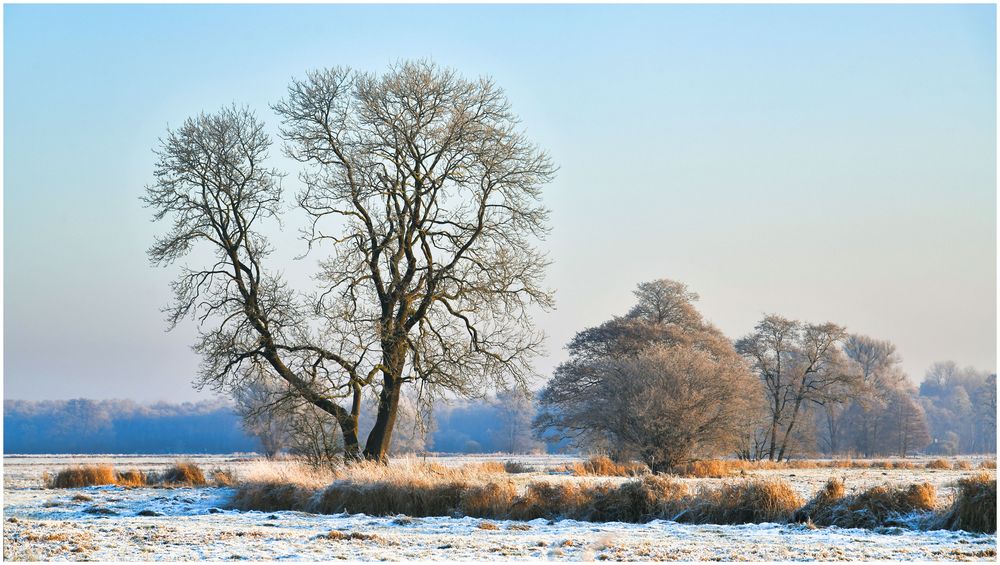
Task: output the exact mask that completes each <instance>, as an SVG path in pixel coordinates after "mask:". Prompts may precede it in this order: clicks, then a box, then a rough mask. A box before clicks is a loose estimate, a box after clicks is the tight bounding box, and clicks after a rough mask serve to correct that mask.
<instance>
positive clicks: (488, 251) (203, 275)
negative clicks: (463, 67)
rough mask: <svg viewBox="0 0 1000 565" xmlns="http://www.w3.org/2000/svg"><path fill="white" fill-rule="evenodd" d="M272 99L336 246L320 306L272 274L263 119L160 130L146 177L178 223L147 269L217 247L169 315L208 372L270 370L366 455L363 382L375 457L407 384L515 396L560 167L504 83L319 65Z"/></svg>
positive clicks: (321, 228)
mask: <svg viewBox="0 0 1000 565" xmlns="http://www.w3.org/2000/svg"><path fill="white" fill-rule="evenodd" d="M274 110H275V111H276V112H277V113H278V114H279V115H280V116H281V120H282V129H281V132H282V135H283V137H284V139H285V140H286V141H287V146H286V150H287V153H288V154H289V155H290V156H291V157H293V158H294V159H297V160H299V161H301V162H302V163H304V164H305V166H306V169H305V170H304V171H303V172H302V174H301V180H302V182H303V184H304V187H305V188H304V189H303V190H302V192H301V193H300V194H299V195H298V203H299V204H300V206H301V207H302V208H303V209H304V210H305V211H306V212H307V213H308V215H309V218H310V223H309V226H308V228H306V229H305V230H304V234H305V238H306V239H307V241H308V243H309V247H310V249H312V248H314V247H316V248H321V249H322V250H323V251H324V252H327V253H328V255H325V256H324V257H323V260H322V261H321V263H320V264H321V273H320V276H319V278H320V280H321V281H322V284H323V288H322V291H321V292H320V293H319V294H317V295H316V296H314V297H312V299H310V300H306V299H304V298H302V297H301V296H300V295H299V294H296V293H295V292H293V291H292V290H290V289H289V288H288V287H287V285H286V284H285V283H284V282H283V281H282V280H281V278H280V277H279V276H278V275H277V274H276V272H275V271H269V270H268V269H267V268H265V263H266V260H267V257H268V254H269V252H270V247H269V245H268V243H267V240H266V238H265V237H264V236H263V235H262V232H261V229H260V225H259V224H260V223H261V222H265V221H268V220H272V219H274V218H275V217H276V216H277V215H278V212H279V206H280V202H281V188H280V183H279V180H280V176H281V175H280V174H279V173H278V172H277V171H275V170H272V169H269V168H267V167H266V166H265V165H264V161H265V158H266V156H267V151H268V148H269V146H270V140H269V139H268V137H267V135H266V134H265V133H264V128H263V125H262V124H261V122H260V121H259V120H257V119H256V118H255V117H254V116H253V115H252V113H250V112H249V111H247V110H244V109H239V108H227V109H224V110H222V111H221V112H219V113H217V114H212V115H201V116H198V117H197V118H193V119H190V120H188V121H187V122H185V123H184V124H183V126H182V127H181V128H179V129H178V130H176V131H170V132H168V135H167V137H166V138H165V139H164V140H162V142H161V146H160V148H159V150H158V153H157V154H158V156H159V160H158V163H157V166H156V171H155V175H156V180H155V182H154V183H153V184H152V185H150V186H149V187H147V192H146V196H145V202H146V204H147V205H148V206H149V207H151V208H152V209H153V211H154V219H157V220H161V219H170V220H172V221H173V228H172V229H171V230H170V231H169V232H168V233H167V235H165V236H164V237H162V238H159V239H158V240H157V242H156V244H155V245H154V246H153V247H152V248H151V249H150V251H149V253H150V257H151V258H152V260H153V262H154V263H155V264H168V263H172V262H174V261H175V260H177V259H178V258H180V257H182V256H184V255H186V254H187V253H188V252H189V251H190V250H191V249H192V248H193V247H194V246H195V245H196V244H206V245H207V247H206V249H210V250H211V251H212V253H213V256H214V261H209V262H208V264H207V265H206V266H204V267H199V268H195V269H188V268H185V270H184V271H183V273H182V275H181V276H180V278H179V279H178V280H177V281H176V282H175V283H174V291H175V301H174V303H173V305H172V306H171V308H170V310H169V319H170V322H171V323H172V324H176V323H178V322H179V321H180V320H181V319H183V318H185V317H186V316H188V315H193V316H195V318H196V319H197V321H198V325H199V328H200V332H201V333H200V337H199V341H198V344H197V345H196V350H197V351H198V352H199V353H200V354H201V356H202V359H203V363H202V368H201V373H200V377H199V380H198V383H199V384H200V385H201V386H212V387H215V388H216V389H220V390H229V391H231V392H235V391H238V390H240V389H241V388H244V387H247V386H250V385H252V384H255V383H257V384H260V381H261V380H265V381H268V382H267V385H268V388H269V390H274V391H277V393H278V394H277V395H276V396H275V398H274V400H273V402H274V403H275V405H277V403H282V402H288V401H289V400H292V401H295V402H297V403H298V402H306V403H308V404H310V405H312V406H314V407H315V408H316V409H318V410H320V411H322V412H324V413H326V414H329V415H331V416H332V417H333V418H334V419H335V420H336V423H337V424H338V425H339V426H340V428H341V431H342V435H343V449H344V451H345V455H346V456H347V457H348V458H354V457H358V456H360V452H361V447H360V441H359V433H358V432H359V430H358V422H359V418H360V415H361V411H362V410H363V409H364V406H365V403H364V402H363V398H364V396H365V391H366V390H370V391H371V392H372V393H373V394H374V395H375V396H376V397H377V398H378V400H377V414H376V416H375V419H374V420H375V422H374V425H373V427H372V429H371V432H370V433H369V435H368V439H367V442H366V444H365V446H364V455H365V456H366V457H368V458H371V459H376V460H385V459H386V457H387V454H388V450H389V446H390V442H391V438H392V432H393V426H394V424H395V421H396V416H397V411H398V408H399V402H400V394H401V391H402V389H403V387H404V386H405V384H406V383H417V384H419V388H420V393H421V394H420V396H421V397H424V398H427V397H429V396H430V395H431V394H433V393H435V392H436V391H441V390H448V391H452V392H455V393H458V394H465V395H478V394H483V392H484V390H485V389H486V388H487V386H488V385H497V386H498V387H499V386H500V385H503V387H509V386H511V385H513V386H519V387H522V388H524V387H525V385H526V379H527V378H528V377H529V375H530V374H531V372H532V370H531V360H532V358H533V356H534V355H536V354H537V353H538V352H539V348H540V344H541V342H542V336H541V334H540V332H538V331H536V330H535V328H534V327H533V325H532V320H531V317H530V315H529V314H530V313H529V310H531V309H532V308H536V307H537V308H542V309H545V308H549V307H551V305H552V295H551V293H550V292H549V291H548V290H547V289H545V288H543V286H542V282H541V280H542V276H543V271H544V267H545V266H546V264H547V260H546V258H545V257H544V255H543V254H542V253H540V252H539V251H538V250H537V249H536V247H535V245H536V241H537V240H539V239H541V238H542V237H544V235H545V234H546V230H547V227H546V221H547V216H548V212H547V210H546V209H545V208H544V207H543V206H542V205H541V203H540V191H541V188H542V186H543V185H544V184H545V183H546V182H548V181H549V180H550V179H551V178H552V176H553V174H554V170H555V169H554V166H553V165H552V163H551V162H550V159H549V158H548V156H547V155H546V154H545V153H544V152H542V151H540V150H539V149H538V148H536V147H535V146H534V145H532V144H531V143H530V142H528V140H527V139H526V138H525V137H524V135H523V134H522V133H520V131H519V129H518V121H517V118H516V117H515V115H514V114H513V112H512V111H511V109H510V104H509V103H508V101H507V99H506V97H505V96H504V94H503V92H502V91H501V90H500V89H499V88H497V87H496V86H495V85H494V84H493V83H492V82H491V81H490V80H488V79H478V80H471V81H470V80H465V79H463V78H461V77H459V76H458V75H457V74H456V73H454V72H453V71H450V70H443V69H440V68H438V67H436V66H435V65H433V64H431V63H426V62H415V63H409V62H408V63H402V64H399V65H397V66H394V67H392V68H391V69H390V70H389V71H388V72H386V73H385V74H382V75H376V74H369V73H362V72H355V71H351V70H349V69H327V70H322V71H317V72H312V73H309V74H308V76H307V77H306V78H305V79H304V80H296V81H293V82H292V84H291V86H290V87H289V90H288V96H287V98H286V99H284V100H283V101H281V102H279V103H278V104H276V105H275V106H274ZM275 383H277V384H278V385H279V386H277V387H275V386H274V384H275ZM341 403H346V404H347V407H345V406H342V405H341Z"/></svg>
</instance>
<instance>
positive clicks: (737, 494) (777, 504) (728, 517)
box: [681, 479, 804, 524]
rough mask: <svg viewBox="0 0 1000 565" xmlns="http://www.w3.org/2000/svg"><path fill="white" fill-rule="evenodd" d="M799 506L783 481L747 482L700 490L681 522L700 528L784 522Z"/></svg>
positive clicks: (800, 500)
mask: <svg viewBox="0 0 1000 565" xmlns="http://www.w3.org/2000/svg"><path fill="white" fill-rule="evenodd" d="M803 502H804V501H803V500H802V497H801V496H799V494H798V493H797V492H795V490H794V489H793V488H792V487H791V485H789V484H788V483H787V482H786V481H783V480H780V479H766V480H762V479H751V480H746V481H740V482H735V483H728V484H724V485H722V486H721V487H719V488H706V489H702V490H700V491H699V492H698V495H697V499H696V501H695V504H694V505H693V507H692V508H691V510H690V512H688V513H685V514H684V515H682V516H681V519H682V520H683V521H691V522H696V523H701V524H759V523H763V522H787V521H789V520H791V519H792V516H793V515H794V514H795V511H796V510H798V509H799V508H800V507H801V506H802V504H803Z"/></svg>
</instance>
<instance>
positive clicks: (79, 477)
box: [49, 465, 117, 488]
mask: <svg viewBox="0 0 1000 565" xmlns="http://www.w3.org/2000/svg"><path fill="white" fill-rule="evenodd" d="M114 484H117V479H116V477H115V470H114V468H113V467H112V466H111V465H80V466H77V467H70V468H68V469H63V470H61V471H59V472H58V473H56V476H55V477H53V478H52V479H51V482H50V484H49V487H50V488H80V487H90V486H98V485H114Z"/></svg>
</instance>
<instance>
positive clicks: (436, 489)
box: [233, 475, 802, 524]
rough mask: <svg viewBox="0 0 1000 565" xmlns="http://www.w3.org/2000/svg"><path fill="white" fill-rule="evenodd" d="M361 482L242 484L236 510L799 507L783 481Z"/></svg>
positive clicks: (576, 512)
mask: <svg viewBox="0 0 1000 565" xmlns="http://www.w3.org/2000/svg"><path fill="white" fill-rule="evenodd" d="M411 479H412V480H409V481H398V482H388V481H384V480H380V481H377V482H369V483H360V482H348V481H345V480H338V481H336V482H334V483H333V484H331V485H330V486H328V487H327V488H325V489H320V490H313V489H308V488H303V487H299V486H295V485H289V484H274V483H258V484H247V485H241V486H240V487H239V488H238V489H237V494H236V497H235V498H234V500H233V506H234V507H235V508H238V509H240V510H259V511H265V512H269V511H277V510H298V511H305V512H315V513H322V514H335V513H340V512H352V513H364V514H370V515H376V516H389V515H396V514H405V515H407V516H414V517H422V516H449V515H453V514H456V513H458V514H461V515H465V516H471V517H476V518H484V519H500V520H524V521H527V520H534V519H536V518H545V519H560V518H569V519H574V520H582V521H592V522H607V521H618V522H634V523H641V522H647V521H650V520H654V519H667V520H679V521H685V522H692V523H718V524H742V523H757V522H771V521H776V522H783V521H788V520H789V519H790V518H791V517H792V514H793V513H794V512H795V510H796V509H798V508H799V507H800V506H801V505H802V499H801V498H800V497H799V496H798V495H797V494H795V492H794V490H792V488H791V486H789V485H788V484H787V483H786V482H784V481H780V480H741V481H736V482H733V483H726V484H723V485H706V486H704V487H702V488H700V489H691V488H689V487H688V486H687V485H685V484H684V483H682V482H680V481H678V480H676V479H673V478H671V477H663V476H655V475H645V476H643V477H641V478H640V479H638V480H633V481H626V482H624V483H621V484H619V485H617V486H616V485H612V484H608V483H594V484H584V483H576V482H562V483H552V482H546V481H535V482H531V483H528V484H527V485H525V486H524V487H523V488H522V489H519V488H518V487H517V486H516V485H515V484H514V483H513V482H512V481H509V480H508V481H503V480H501V481H489V482H485V483H478V484H476V483H472V482H469V481H467V480H465V481H463V480H460V479H456V478H455V477H448V478H446V479H442V480H435V479H429V478H426V477H424V478H420V479H416V478H411Z"/></svg>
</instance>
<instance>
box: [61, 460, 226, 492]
mask: <svg viewBox="0 0 1000 565" xmlns="http://www.w3.org/2000/svg"><path fill="white" fill-rule="evenodd" d="M215 477H216V479H217V480H216V484H226V483H225V482H223V481H222V480H219V479H220V478H228V483H229V484H231V483H232V480H231V477H226V475H224V474H223V473H221V472H217V473H216V475H215ZM43 479H44V477H43ZM44 480H45V482H46V486H47V487H49V488H81V487H89V486H104V485H116V486H122V487H144V486H152V485H160V486H206V485H208V481H207V480H206V479H205V475H204V473H203V472H202V470H201V469H200V468H199V467H198V466H197V465H195V464H194V463H189V462H179V463H176V464H174V465H173V466H171V467H169V468H167V469H166V470H165V471H163V472H162V473H152V472H149V473H144V472H142V471H140V470H138V469H129V470H126V471H115V469H114V467H112V466H111V465H77V466H74V467H69V468H66V469H62V470H60V471H59V472H58V473H56V474H55V476H54V477H51V478H47V479H44Z"/></svg>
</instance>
